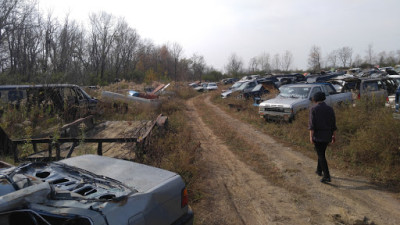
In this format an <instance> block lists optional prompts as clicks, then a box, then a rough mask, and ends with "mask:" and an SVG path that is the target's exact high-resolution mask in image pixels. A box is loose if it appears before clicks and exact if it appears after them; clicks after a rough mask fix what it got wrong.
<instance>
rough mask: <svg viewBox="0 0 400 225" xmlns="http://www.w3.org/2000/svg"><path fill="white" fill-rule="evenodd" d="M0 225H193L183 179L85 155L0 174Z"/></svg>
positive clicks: (162, 172) (150, 169) (130, 164)
mask: <svg viewBox="0 0 400 225" xmlns="http://www.w3.org/2000/svg"><path fill="white" fill-rule="evenodd" d="M0 176H1V177H0V179H1V182H0V224H3V225H19V224H40V225H41V224H46V225H48V224H52V225H56V224H65V225H73V224H80V225H100V224H101V225H103V224H104V225H120V224H129V225H139V224H140V225H144V224H193V212H192V210H191V209H190V207H189V205H188V195H187V190H186V188H185V184H184V182H183V180H182V178H181V177H180V176H179V175H178V174H176V173H173V172H170V171H166V170H162V169H158V168H155V167H151V166H146V165H143V164H138V163H134V162H130V161H125V160H119V159H114V158H108V157H103V156H97V155H83V156H78V157H74V158H69V159H64V160H61V161H59V162H54V163H40V162H36V163H28V164H24V165H21V166H18V167H7V168H1V169H0Z"/></svg>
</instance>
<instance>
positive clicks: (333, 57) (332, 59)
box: [326, 50, 338, 68]
mask: <svg viewBox="0 0 400 225" xmlns="http://www.w3.org/2000/svg"><path fill="white" fill-rule="evenodd" d="M337 60H338V53H337V50H333V51H331V52H330V53H329V54H328V56H327V57H326V62H327V66H330V67H332V68H336V66H337Z"/></svg>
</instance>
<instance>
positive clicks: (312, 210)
mask: <svg viewBox="0 0 400 225" xmlns="http://www.w3.org/2000/svg"><path fill="white" fill-rule="evenodd" d="M194 101H196V102H197V101H205V103H206V105H207V107H210V108H211V109H212V112H213V113H215V114H216V115H217V116H218V118H219V119H220V120H223V121H226V122H228V123H229V124H231V125H232V127H231V129H234V130H237V131H240V133H243V134H246V135H245V136H246V138H248V139H249V142H251V141H253V142H256V143H257V145H258V146H259V149H260V151H261V152H262V153H263V154H266V155H267V157H268V159H269V160H270V161H271V162H272V163H274V164H275V166H276V167H277V168H278V169H279V173H281V174H282V178H281V179H284V183H285V184H286V185H284V186H282V185H274V183H273V182H271V181H269V180H268V179H267V178H266V177H265V176H263V175H262V174H259V173H257V172H255V170H253V169H252V167H251V165H249V164H248V163H245V162H243V160H241V159H240V158H239V157H238V156H237V155H236V154H234V153H233V152H232V151H231V150H230V149H229V147H227V145H225V144H224V143H223V142H222V141H221V140H220V139H218V138H217V137H216V135H214V133H213V131H212V129H210V127H208V126H207V125H206V124H205V123H204V121H203V119H204V118H203V119H202V118H201V117H200V116H199V113H198V111H197V109H196V105H197V104H194ZM187 105H188V115H189V117H190V123H191V126H192V127H193V131H194V135H195V137H196V138H198V140H199V141H200V143H201V146H202V148H203V150H202V152H201V159H200V162H199V165H200V166H201V167H202V170H203V173H202V182H201V183H202V185H201V187H202V189H203V191H204V192H205V194H204V196H203V198H202V200H201V201H200V202H199V203H197V204H194V205H193V208H194V211H195V223H196V224H385V225H386V224H400V201H399V200H397V199H395V198H394V197H393V195H392V194H391V193H388V192H385V191H382V190H380V189H379V188H378V187H376V186H374V185H372V184H370V183H369V182H368V181H367V180H366V179H365V178H360V177H348V176H347V175H346V174H344V173H342V172H341V171H337V170H334V169H331V176H332V183H331V184H323V183H321V182H320V181H319V177H318V176H317V175H316V174H315V173H314V171H315V167H316V161H315V160H312V159H310V158H308V157H306V156H304V155H302V154H301V153H299V152H296V151H294V150H292V149H291V148H289V147H285V146H283V144H281V143H278V142H276V141H275V140H274V139H273V138H271V137H270V136H268V135H266V134H264V133H262V132H261V131H258V130H257V129H256V128H254V127H252V126H251V125H249V124H246V123H244V122H241V121H239V120H237V119H235V118H233V117H231V116H230V115H228V114H227V113H225V112H224V111H223V110H221V109H220V108H218V107H217V106H215V105H213V104H212V103H211V102H210V99H209V97H207V98H203V97H197V98H195V99H191V100H189V101H188V103H187ZM299 132H306V131H299ZM328 162H329V159H328ZM293 187H298V188H296V189H294V188H293ZM294 190H296V191H294Z"/></svg>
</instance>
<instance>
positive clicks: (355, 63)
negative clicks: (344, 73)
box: [353, 54, 363, 67]
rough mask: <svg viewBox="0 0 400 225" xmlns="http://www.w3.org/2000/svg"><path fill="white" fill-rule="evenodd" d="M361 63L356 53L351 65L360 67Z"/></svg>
mask: <svg viewBox="0 0 400 225" xmlns="http://www.w3.org/2000/svg"><path fill="white" fill-rule="evenodd" d="M362 63H363V61H362V59H361V56H360V54H357V55H356V57H355V58H354V61H353V67H360V66H361V64H362Z"/></svg>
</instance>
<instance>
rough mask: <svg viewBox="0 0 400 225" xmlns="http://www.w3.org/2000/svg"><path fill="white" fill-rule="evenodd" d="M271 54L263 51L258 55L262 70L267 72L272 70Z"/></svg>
mask: <svg viewBox="0 0 400 225" xmlns="http://www.w3.org/2000/svg"><path fill="white" fill-rule="evenodd" d="M270 61H271V56H270V55H269V54H268V53H263V54H262V55H260V56H259V57H258V64H259V65H260V67H261V70H262V71H264V72H265V73H270V72H271V62H270Z"/></svg>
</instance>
